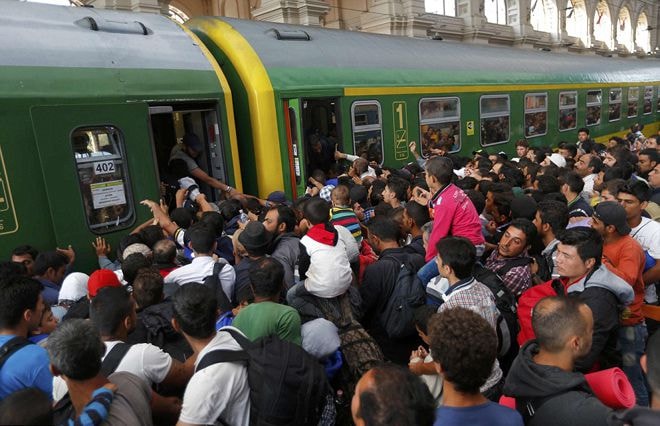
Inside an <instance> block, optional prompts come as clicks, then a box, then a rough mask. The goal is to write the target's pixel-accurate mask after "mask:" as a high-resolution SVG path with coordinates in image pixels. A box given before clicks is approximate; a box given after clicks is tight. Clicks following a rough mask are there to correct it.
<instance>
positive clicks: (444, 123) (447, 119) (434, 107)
mask: <svg viewBox="0 0 660 426" xmlns="http://www.w3.org/2000/svg"><path fill="white" fill-rule="evenodd" d="M419 123H420V126H419V134H420V137H419V139H420V141H421V144H422V146H421V153H422V156H423V157H424V158H428V156H429V155H431V154H433V150H444V151H449V152H455V151H458V150H460V149H461V103H460V100H459V99H458V98H431V99H429V98H427V99H422V100H420V101H419Z"/></svg>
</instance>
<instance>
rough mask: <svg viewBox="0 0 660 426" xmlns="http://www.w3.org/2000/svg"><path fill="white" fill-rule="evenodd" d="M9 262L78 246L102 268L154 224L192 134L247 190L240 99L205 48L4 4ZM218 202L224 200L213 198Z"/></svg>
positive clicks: (154, 25)
mask: <svg viewBox="0 0 660 426" xmlns="http://www.w3.org/2000/svg"><path fill="white" fill-rule="evenodd" d="M0 10H2V15H1V16H0V45H1V46H2V47H1V49H0V50H1V51H2V55H0V99H1V102H0V191H1V192H0V258H1V259H8V258H9V254H10V252H11V250H12V249H13V248H14V247H16V246H18V245H20V244H31V245H33V246H35V247H37V248H39V249H41V250H47V249H53V248H55V247H56V246H59V247H66V246H67V245H69V244H71V245H72V246H73V247H74V249H76V252H77V259H78V260H77V261H76V268H77V269H78V270H87V271H89V270H91V269H93V268H95V267H98V266H97V262H96V257H95V254H94V250H93V247H92V245H91V242H92V241H93V240H94V239H95V237H96V236H97V235H101V236H103V237H105V238H106V239H107V240H108V241H109V242H110V244H111V245H112V246H113V247H117V242H118V241H119V238H120V237H121V236H122V235H124V234H126V233H127V232H128V231H129V230H130V229H132V228H133V227H135V226H136V225H137V224H139V223H142V222H145V221H146V220H148V219H149V217H151V213H150V212H149V210H148V209H146V208H144V207H142V206H140V205H139V202H140V200H143V199H145V198H150V199H158V197H159V181H160V177H161V174H162V172H163V171H164V169H165V167H166V165H167V161H168V158H169V152H170V148H172V146H173V145H174V144H176V143H177V140H180V139H181V137H182V136H183V133H184V132H186V131H191V132H194V133H196V134H197V135H198V137H199V138H200V140H201V141H202V142H203V143H204V147H205V148H204V151H205V152H204V153H203V154H202V156H201V157H200V163H201V165H202V168H204V169H206V171H207V172H208V173H209V174H210V175H212V176H214V177H216V178H218V179H221V180H223V181H226V182H228V183H229V184H230V185H235V186H237V187H239V188H241V179H240V166H239V162H238V155H237V146H236V137H235V132H234V127H233V121H234V117H233V110H232V102H231V91H230V89H229V86H228V85H227V82H226V80H225V79H224V76H223V75H222V73H221V72H220V70H219V68H218V67H217V64H216V63H215V61H214V60H213V59H212V58H210V56H208V52H207V51H205V50H204V49H203V46H201V43H199V41H198V40H197V39H196V37H195V36H194V35H193V34H192V33H190V32H188V31H187V30H186V29H185V28H182V27H180V26H179V25H177V24H175V23H174V22H172V21H170V20H169V19H167V18H165V17H162V16H158V15H153V14H134V13H125V12H113V11H104V10H97V9H89V8H73V7H60V6H48V5H42V4H34V3H32V4H31V3H24V2H16V1H4V0H2V1H0ZM209 196H210V197H213V196H214V194H213V193H212V192H211V191H209Z"/></svg>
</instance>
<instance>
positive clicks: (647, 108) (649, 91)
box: [644, 86, 653, 115]
mask: <svg viewBox="0 0 660 426" xmlns="http://www.w3.org/2000/svg"><path fill="white" fill-rule="evenodd" d="M651 112H653V87H651V86H646V87H645V88H644V115H647V114H650V113H651Z"/></svg>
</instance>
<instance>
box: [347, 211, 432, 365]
mask: <svg viewBox="0 0 660 426" xmlns="http://www.w3.org/2000/svg"><path fill="white" fill-rule="evenodd" d="M398 235H399V228H398V227H397V226H396V224H395V223H394V222H393V221H392V220H391V219H389V218H378V219H374V220H373V221H372V222H371V224H370V225H369V237H368V242H369V244H370V245H371V247H372V248H373V249H374V251H375V252H376V253H377V254H378V255H379V256H380V257H379V259H378V261H377V262H375V263H373V264H371V265H369V266H367V268H366V269H365V271H364V278H363V280H362V284H361V285H360V287H359V289H360V295H361V296H362V311H363V312H364V318H363V324H364V326H365V329H366V330H367V331H368V332H369V334H371V335H372V336H373V338H374V339H375V340H376V342H378V344H379V345H380V347H381V348H382V350H383V353H384V354H385V357H386V358H387V359H389V360H390V361H392V362H395V363H397V364H401V365H407V364H408V361H409V359H410V352H411V351H412V350H414V349H416V348H417V347H418V346H419V345H421V344H422V341H421V339H420V338H419V336H417V335H416V334H413V335H411V336H408V337H403V338H397V339H393V338H390V337H389V336H388V335H387V333H386V331H385V329H384V328H383V326H382V318H381V311H382V310H383V307H384V306H385V304H386V302H387V300H388V299H387V298H388V297H390V295H391V294H392V290H393V288H394V285H395V284H396V282H397V277H398V275H399V271H400V269H401V265H402V264H405V265H406V266H407V267H408V268H409V269H410V270H411V271H412V272H414V273H417V271H418V270H419V268H421V267H422V266H424V258H423V257H422V256H421V255H419V254H416V253H410V252H409V251H407V250H406V249H404V248H401V247H400V246H399V242H398Z"/></svg>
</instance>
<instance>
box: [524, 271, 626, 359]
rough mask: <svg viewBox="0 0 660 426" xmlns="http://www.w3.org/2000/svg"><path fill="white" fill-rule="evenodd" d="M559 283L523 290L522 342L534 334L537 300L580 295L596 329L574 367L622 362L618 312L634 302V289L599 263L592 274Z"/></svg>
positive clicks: (548, 283)
mask: <svg viewBox="0 0 660 426" xmlns="http://www.w3.org/2000/svg"><path fill="white" fill-rule="evenodd" d="M557 282H558V285H554V286H553V281H548V282H546V283H544V284H541V285H538V286H535V287H532V288H530V289H529V290H527V291H526V292H524V293H523V294H522V296H521V297H520V300H519V301H518V321H519V323H520V334H521V336H524V338H521V337H520V336H519V340H518V342H519V343H522V342H523V341H524V340H526V339H527V338H532V337H534V332H533V331H532V325H531V318H532V314H531V310H532V308H533V307H534V305H536V302H538V301H539V300H541V299H542V298H543V297H545V296H548V295H553V294H558V291H562V290H563V291H564V292H565V294H568V295H572V296H576V297H579V298H580V300H581V301H583V302H584V303H585V304H586V305H587V306H589V308H590V309H591V313H592V314H593V318H594V332H593V342H592V344H591V350H590V351H589V354H587V355H586V356H585V357H584V358H582V359H580V360H578V361H577V362H576V363H575V369H576V370H578V371H582V372H588V371H590V370H591V369H592V368H593V367H594V366H595V365H596V364H597V363H598V364H599V367H600V369H605V368H609V367H611V366H615V365H618V364H620V362H619V358H620V355H618V352H617V351H616V341H617V331H618V328H619V312H621V311H622V310H623V307H625V306H627V305H629V304H630V303H632V301H633V299H634V297H635V292H634V290H633V288H632V287H631V286H630V284H628V283H627V282H626V281H625V280H623V279H622V278H620V277H619V276H617V275H616V274H615V273H613V272H612V271H610V270H609V269H607V267H606V266H605V265H600V266H599V267H598V268H596V269H595V270H594V271H593V272H592V273H591V274H587V275H585V276H584V277H582V278H581V279H579V280H578V281H576V282H574V283H572V284H571V285H568V282H567V279H565V278H563V279H561V280H559V281H557Z"/></svg>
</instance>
